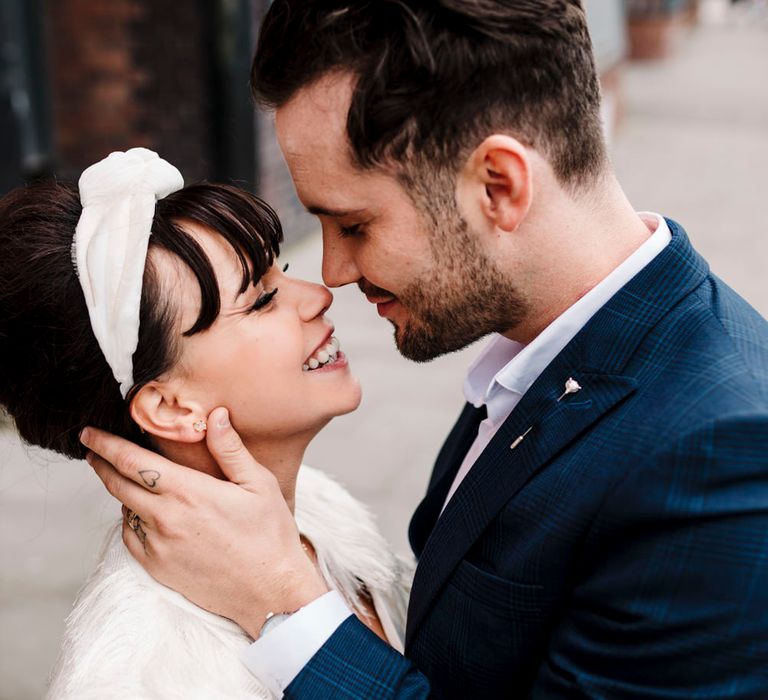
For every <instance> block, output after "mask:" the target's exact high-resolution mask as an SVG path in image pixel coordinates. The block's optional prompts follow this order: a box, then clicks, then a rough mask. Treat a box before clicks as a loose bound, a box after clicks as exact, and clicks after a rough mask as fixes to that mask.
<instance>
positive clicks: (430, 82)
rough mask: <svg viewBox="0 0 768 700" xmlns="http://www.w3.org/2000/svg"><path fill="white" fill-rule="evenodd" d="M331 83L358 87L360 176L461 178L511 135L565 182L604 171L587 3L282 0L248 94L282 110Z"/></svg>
mask: <svg viewBox="0 0 768 700" xmlns="http://www.w3.org/2000/svg"><path fill="white" fill-rule="evenodd" d="M333 71H351V72H352V73H353V74H355V75H356V76H357V83H356V87H355V91H354V94H353V97H352V102H351V106H350V109H349V115H348V119H347V133H348V136H349V141H350V143H351V146H352V153H353V156H354V158H355V160H356V161H357V164H358V165H359V166H360V167H363V168H370V167H374V166H387V165H397V164H398V163H405V162H406V161H412V159H415V160H416V161H417V162H419V163H422V164H424V163H429V164H431V166H433V167H436V168H438V169H440V170H443V169H452V170H454V171H455V169H456V168H458V167H459V166H460V164H461V163H462V162H463V160H464V159H465V158H466V157H467V156H468V155H469V154H470V153H471V152H472V150H474V148H476V147H477V146H478V145H479V144H480V143H481V142H482V140H483V139H484V138H485V137H486V136H488V135H490V134H492V133H508V134H510V135H512V136H514V137H516V138H517V139H519V140H520V141H522V142H523V143H525V144H527V145H529V146H531V147H532V148H535V149H536V150H538V151H539V152H540V153H542V154H543V155H545V156H546V157H547V158H548V160H549V162H550V163H551V165H552V167H553V169H554V171H555V173H556V175H557V177H558V178H559V180H560V181H561V182H562V183H563V184H564V185H568V186H571V187H578V186H579V185H580V184H586V183H589V182H592V181H593V180H594V179H595V177H596V176H597V175H598V174H599V173H600V172H601V170H602V168H603V165H604V162H605V158H606V156H605V146H604V141H603V133H602V127H601V121H600V89H599V85H598V80H597V75H596V71H595V65H594V59H593V56H592V45H591V41H590V38H589V32H588V30H587V22H586V17H585V14H584V10H583V8H582V5H581V2H580V1H579V0H275V2H274V3H273V4H272V6H271V8H270V9H269V11H268V13H267V15H266V17H265V19H264V23H263V25H262V30H261V36H260V38H259V44H258V47H257V50H256V55H255V57H254V60H253V66H252V70H251V85H252V89H253V92H254V95H255V96H256V98H257V99H258V100H259V101H260V102H261V103H262V104H264V105H266V106H269V107H272V108H279V107H281V106H282V105H284V104H286V103H287V102H288V101H290V100H291V99H292V98H293V97H294V96H295V94H296V93H297V92H298V91H299V90H301V89H302V88H304V87H306V86H308V85H310V84H311V83H313V82H314V81H315V80H317V79H319V78H320V77H322V76H323V75H325V74H327V73H329V72H333Z"/></svg>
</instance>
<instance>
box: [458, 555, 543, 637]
mask: <svg viewBox="0 0 768 700" xmlns="http://www.w3.org/2000/svg"><path fill="white" fill-rule="evenodd" d="M449 585H451V586H453V587H454V588H456V589H458V590H459V591H460V592H461V593H463V594H464V595H466V596H468V597H469V598H471V599H472V600H474V601H476V602H477V603H479V604H480V605H482V606H485V607H489V608H492V609H496V610H499V611H507V612H509V613H510V614H511V615H512V617H514V618H516V619H519V620H521V621H526V622H532V621H536V620H540V619H541V618H542V615H543V608H544V604H545V594H544V586H542V585H540V584H533V583H519V582H517V581H510V580H509V579H505V578H502V577H501V576H497V575H495V574H491V573H489V572H487V571H483V570H482V569H480V568H478V567H477V566H475V565H474V564H471V563H470V562H468V561H466V560H464V561H462V562H461V563H460V564H459V565H458V567H457V568H456V571H455V572H454V574H453V576H452V577H451V579H450V580H449Z"/></svg>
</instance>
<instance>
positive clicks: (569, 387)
mask: <svg viewBox="0 0 768 700" xmlns="http://www.w3.org/2000/svg"><path fill="white" fill-rule="evenodd" d="M580 391H581V384H579V383H578V382H577V381H576V380H575V379H574V378H573V377H568V381H567V382H566V383H565V391H564V392H563V394H562V396H560V398H559V399H558V400H557V402H558V403H560V402H561V401H562V400H563V399H564V398H565V397H566V396H568V395H569V394H576V393H578V392H580Z"/></svg>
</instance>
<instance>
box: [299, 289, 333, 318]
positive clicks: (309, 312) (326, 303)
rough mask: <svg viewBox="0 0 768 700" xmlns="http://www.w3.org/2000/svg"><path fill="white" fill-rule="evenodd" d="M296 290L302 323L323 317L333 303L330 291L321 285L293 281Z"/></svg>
mask: <svg viewBox="0 0 768 700" xmlns="http://www.w3.org/2000/svg"><path fill="white" fill-rule="evenodd" d="M295 282H296V288H297V290H298V294H297V298H298V310H299V316H300V317H301V319H302V320H303V321H312V320H314V319H315V318H317V317H318V316H323V315H324V314H325V312H326V311H328V309H329V308H330V307H331V304H332V303H333V294H332V293H331V290H330V289H328V288H327V287H324V286H323V285H322V284H315V283H314V282H307V281H306V280H295Z"/></svg>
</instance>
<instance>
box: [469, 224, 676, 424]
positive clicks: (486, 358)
mask: <svg viewBox="0 0 768 700" xmlns="http://www.w3.org/2000/svg"><path fill="white" fill-rule="evenodd" d="M640 217H641V218H642V219H643V220H644V221H645V222H646V224H648V226H649V228H651V229H655V230H654V233H653V234H652V235H651V236H650V238H648V240H646V241H645V242H644V243H643V244H642V245H641V246H640V247H639V248H638V249H637V250H636V251H635V252H634V253H632V255H630V256H629V257H628V258H627V259H626V260H625V261H624V262H623V263H621V265H619V266H618V267H617V268H616V269H615V270H613V272H611V273H610V274H609V275H608V276H607V277H606V278H605V279H603V280H602V282H600V283H599V284H598V285H596V286H595V287H594V288H593V289H591V290H590V291H589V292H588V293H587V294H585V295H584V296H583V297H581V299H579V300H578V301H577V302H576V303H575V304H574V305H573V306H571V307H570V308H568V309H567V310H566V311H565V312H564V313H562V314H561V315H560V316H559V317H558V318H556V319H555V320H554V321H553V322H552V323H551V324H550V325H549V326H547V327H546V328H545V329H544V330H543V331H542V332H541V333H540V334H539V335H538V336H536V338H534V340H532V341H531V342H530V343H529V344H528V345H526V346H524V345H521V344H520V343H517V342H515V341H513V340H509V339H508V338H505V337H504V336H501V335H495V336H494V337H493V338H492V340H491V341H490V342H489V343H488V345H487V346H486V348H485V349H484V350H483V351H482V353H481V354H480V355H479V356H478V358H477V359H476V360H475V361H474V362H473V363H472V365H471V366H470V368H469V371H468V372H467V376H466V378H465V380H464V396H465V397H466V399H467V401H468V402H469V403H471V404H473V405H474V406H475V407H478V408H479V407H480V406H482V405H483V404H489V403H490V402H492V401H493V400H494V397H499V400H504V399H503V398H502V397H503V395H504V394H505V393H506V392H512V393H514V394H516V395H518V396H522V395H523V394H525V392H526V391H528V389H529V388H530V387H531V385H532V384H533V383H534V382H535V381H536V379H538V377H539V375H540V374H541V373H542V372H543V371H544V369H545V368H546V367H547V365H549V364H550V363H551V362H552V361H553V360H554V359H555V357H557V355H558V354H559V353H560V351H561V350H562V349H563V348H564V347H565V346H566V345H568V343H569V342H570V341H571V340H573V338H574V337H575V336H576V334H577V333H578V332H579V331H580V330H581V329H582V328H583V327H584V326H585V325H586V324H587V323H588V321H589V320H590V319H591V318H592V316H594V315H595V314H596V313H597V312H598V311H599V310H600V309H601V308H602V307H603V306H604V305H605V304H606V303H607V302H608V301H609V300H610V298H611V297H612V296H614V294H616V293H617V292H618V291H619V290H620V289H621V288H622V287H623V286H624V285H626V284H627V282H629V281H630V280H631V279H632V278H633V277H634V276H635V275H636V274H637V273H638V272H640V271H641V270H642V269H643V268H644V267H645V266H646V265H648V263H650V262H651V260H653V259H654V258H655V257H656V256H657V255H658V254H659V253H660V252H661V251H662V250H663V249H664V248H665V247H666V246H667V244H668V243H669V242H670V241H671V240H672V234H671V232H670V230H669V226H668V225H667V222H666V221H665V220H664V217H662V216H661V215H660V214H654V213H650V212H641V213H640ZM505 390H506V391H505ZM489 412H490V407H489Z"/></svg>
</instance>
